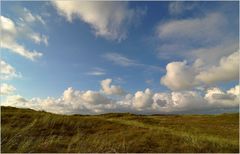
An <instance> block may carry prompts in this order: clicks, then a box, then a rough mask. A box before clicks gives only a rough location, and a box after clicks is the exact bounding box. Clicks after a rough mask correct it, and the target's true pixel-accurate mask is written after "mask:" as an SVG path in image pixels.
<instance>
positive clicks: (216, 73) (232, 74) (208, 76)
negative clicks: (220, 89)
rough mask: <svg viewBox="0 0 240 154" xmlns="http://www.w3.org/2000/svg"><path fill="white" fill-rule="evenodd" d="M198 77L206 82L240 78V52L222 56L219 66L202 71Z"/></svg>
mask: <svg viewBox="0 0 240 154" xmlns="http://www.w3.org/2000/svg"><path fill="white" fill-rule="evenodd" d="M196 79H197V80H199V81H202V82H204V83H206V84H211V83H215V82H224V81H225V82H226V81H232V80H237V79H239V52H234V53H233V54H231V55H229V56H228V57H222V58H221V60H220V62H219V64H218V65H217V66H212V67H210V68H208V69H207V70H204V71H202V72H200V73H199V74H198V75H197V76H196Z"/></svg>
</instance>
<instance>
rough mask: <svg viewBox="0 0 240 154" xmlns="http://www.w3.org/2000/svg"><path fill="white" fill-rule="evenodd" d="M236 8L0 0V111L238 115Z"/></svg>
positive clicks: (228, 4)
mask: <svg viewBox="0 0 240 154" xmlns="http://www.w3.org/2000/svg"><path fill="white" fill-rule="evenodd" d="M238 3H239V2H237V1H235V2H234V1H232V2H221V1H219V2H217V1H216V2H207V1H205V2H197V1H196V2H183V1H177V2H174V1H169V2H166V1H165V2H164V1H158V2H157V1H155V2H135V1H130V2H127V1H124V2H121V1H120V2H111V1H109V2H94V1H90V2H86V1H85V2H84V1H42V2H41V1H38V2H33V1H32V2H29V1H24V2H13V1H2V3H1V72H0V73H1V105H5V106H15V107H21V108H32V109H36V110H45V111H48V112H53V113H60V114H101V113H108V112H131V113H139V114H155V113H222V112H236V111H238V109H239V97H240V95H239V93H240V92H239V7H238V6H239V4H238Z"/></svg>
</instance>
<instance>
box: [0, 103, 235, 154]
mask: <svg viewBox="0 0 240 154" xmlns="http://www.w3.org/2000/svg"><path fill="white" fill-rule="evenodd" d="M1 111H2V112H1V120H2V125H1V139H2V143H1V150H2V152H231V153H232V152H236V153H238V152H239V139H238V136H239V127H238V126H239V115H238V113H237V114H221V115H152V116H142V115H133V114H127V113H124V114H117V113H116V114H104V115H97V116H82V115H72V116H67V115H56V114H51V113H46V112H37V111H33V110H29V109H17V108H12V107H1Z"/></svg>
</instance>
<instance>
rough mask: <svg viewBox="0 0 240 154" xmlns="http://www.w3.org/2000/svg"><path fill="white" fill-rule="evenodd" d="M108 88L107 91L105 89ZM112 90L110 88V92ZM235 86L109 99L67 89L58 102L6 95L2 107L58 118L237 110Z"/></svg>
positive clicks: (149, 91) (55, 99)
mask: <svg viewBox="0 0 240 154" xmlns="http://www.w3.org/2000/svg"><path fill="white" fill-rule="evenodd" d="M108 88H109V87H108ZM113 89H114V88H113ZM239 96H240V92H239V85H236V86H235V87H234V88H231V89H229V90H227V91H223V90H221V89H219V88H217V87H215V88H209V89H207V90H206V91H201V92H199V91H177V92H176V91H173V92H157V93H155V92H153V91H151V90H150V89H148V88H147V89H146V90H144V91H137V92H136V93H134V94H131V93H126V94H125V95H122V96H121V97H111V96H108V95H106V94H105V93H102V90H100V91H92V90H87V91H80V90H75V89H73V88H72V87H70V88H67V89H66V90H65V91H64V92H63V94H62V96H60V97H59V98H53V97H47V98H45V99H40V98H32V99H25V98H24V97H22V96H20V95H13V96H11V95H9V96H7V98H6V100H5V101H3V102H2V105H4V106H15V107H23V108H32V109H35V110H45V111H48V112H53V113H60V114H101V113H109V112H131V113H140V114H153V113H155V114H156V113H179V112H182V113H183V112H184V113H187V112H193V111H194V113H197V112H200V111H209V110H210V111H211V110H214V111H216V110H218V112H224V111H225V110H222V109H238V106H239Z"/></svg>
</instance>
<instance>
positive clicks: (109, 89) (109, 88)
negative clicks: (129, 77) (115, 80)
mask: <svg viewBox="0 0 240 154" xmlns="http://www.w3.org/2000/svg"><path fill="white" fill-rule="evenodd" d="M111 83H112V79H105V80H102V81H101V88H102V91H103V93H105V94H107V95H124V94H125V93H126V92H125V91H124V90H123V89H122V88H121V87H120V86H115V85H111Z"/></svg>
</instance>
